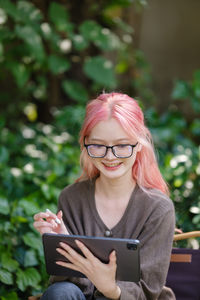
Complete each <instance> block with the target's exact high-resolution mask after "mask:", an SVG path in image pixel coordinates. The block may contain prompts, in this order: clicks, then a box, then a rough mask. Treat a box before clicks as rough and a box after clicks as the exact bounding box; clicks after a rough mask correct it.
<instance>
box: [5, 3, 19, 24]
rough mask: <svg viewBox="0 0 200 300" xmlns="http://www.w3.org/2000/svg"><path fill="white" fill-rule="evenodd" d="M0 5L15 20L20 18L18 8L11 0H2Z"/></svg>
mask: <svg viewBox="0 0 200 300" xmlns="http://www.w3.org/2000/svg"><path fill="white" fill-rule="evenodd" d="M0 7H1V8H2V9H3V10H4V11H5V12H6V13H7V14H8V15H9V16H10V17H12V18H13V19H14V20H16V21H17V20H20V14H19V12H18V10H17V8H16V6H15V5H14V4H13V3H12V2H11V1H10V0H0Z"/></svg>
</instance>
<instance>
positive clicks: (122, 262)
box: [42, 233, 140, 282]
mask: <svg viewBox="0 0 200 300" xmlns="http://www.w3.org/2000/svg"><path fill="white" fill-rule="evenodd" d="M42 238H43V247H44V254H45V263H46V270H47V273H48V274H49V275H57V276H67V277H85V275H84V274H82V273H80V272H78V271H74V270H71V269H69V268H65V267H63V266H59V265H57V264H56V263H55V262H56V261H58V260H61V261H67V259H66V258H65V257H64V256H62V255H61V254H59V253H58V252H57V251H56V248H59V243H60V242H64V243H67V244H68V245H70V246H71V247H72V248H73V249H75V250H76V251H77V252H78V253H80V254H81V251H80V249H79V248H78V247H77V245H76V244H75V242H74V240H75V239H78V240H79V241H81V242H83V243H84V244H85V246H86V247H87V248H88V249H89V250H90V251H91V252H92V253H93V254H94V255H95V256H96V257H98V258H99V259H100V260H101V261H102V262H104V263H108V260H109V254H110V253H111V252H112V251H113V250H115V251H116V256H117V273H116V279H117V280H120V281H132V282H138V281H139V280H140V259H139V241H138V240H132V239H116V238H104V237H88V236H78V235H63V234H52V233H45V234H43V236H42Z"/></svg>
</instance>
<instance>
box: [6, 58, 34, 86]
mask: <svg viewBox="0 0 200 300" xmlns="http://www.w3.org/2000/svg"><path fill="white" fill-rule="evenodd" d="M9 68H10V69H11V71H12V73H13V76H14V77H15V80H16V83H17V85H18V87H20V88H22V87H23V86H24V85H25V83H26V82H27V81H28V79H29V76H30V72H29V70H28V69H27V68H26V66H25V65H24V64H21V63H18V62H13V61H12V63H11V64H10V65H9Z"/></svg>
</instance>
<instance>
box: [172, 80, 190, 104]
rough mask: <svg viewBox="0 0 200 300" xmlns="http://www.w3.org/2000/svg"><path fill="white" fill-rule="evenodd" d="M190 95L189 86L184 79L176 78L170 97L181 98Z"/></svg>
mask: <svg viewBox="0 0 200 300" xmlns="http://www.w3.org/2000/svg"><path fill="white" fill-rule="evenodd" d="M189 97H190V87H189V84H188V83H187V82H185V81H182V80H178V81H177V82H176V84H175V87H174V90H173V92H172V98H173V99H178V100H183V99H187V98H189Z"/></svg>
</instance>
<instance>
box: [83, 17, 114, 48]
mask: <svg viewBox="0 0 200 300" xmlns="http://www.w3.org/2000/svg"><path fill="white" fill-rule="evenodd" d="M80 33H81V35H82V36H83V37H84V38H85V39H86V40H89V41H91V42H93V43H94V44H95V45H96V46H97V47H99V48H100V49H102V50H104V51H105V50H114V49H116V48H118V47H119V45H120V42H119V38H118V37H117V36H116V35H115V34H114V33H112V32H111V31H110V30H109V29H108V28H103V27H101V26H100V25H99V24H97V23H96V22H95V21H90V20H89V21H85V22H84V23H82V24H81V26H80Z"/></svg>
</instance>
